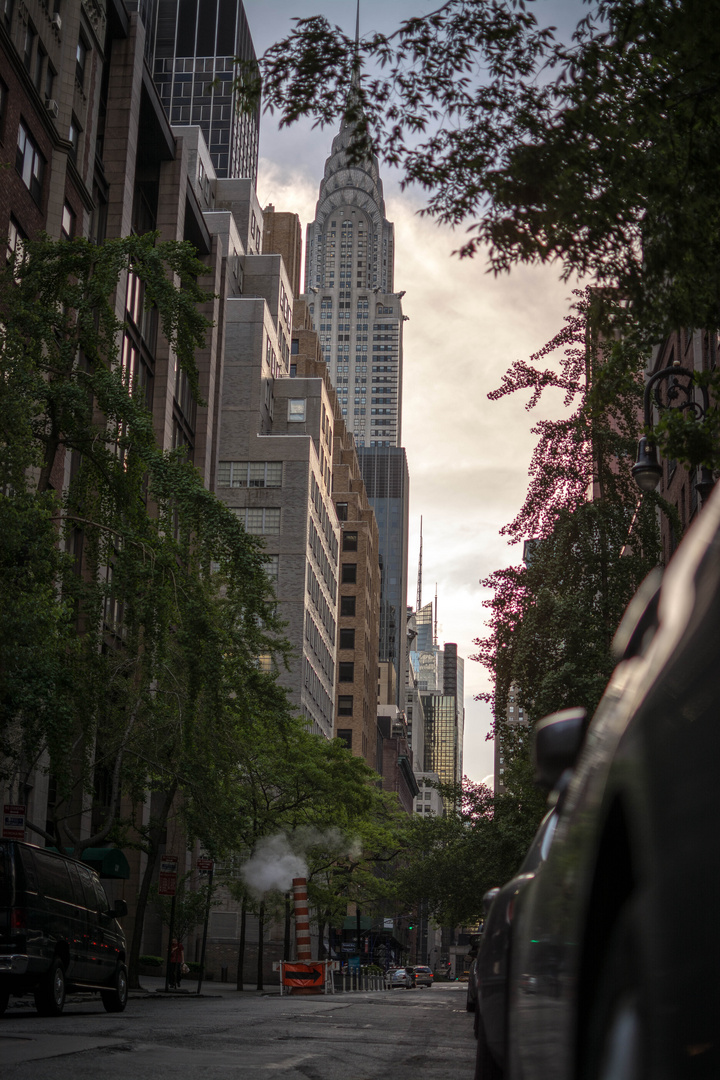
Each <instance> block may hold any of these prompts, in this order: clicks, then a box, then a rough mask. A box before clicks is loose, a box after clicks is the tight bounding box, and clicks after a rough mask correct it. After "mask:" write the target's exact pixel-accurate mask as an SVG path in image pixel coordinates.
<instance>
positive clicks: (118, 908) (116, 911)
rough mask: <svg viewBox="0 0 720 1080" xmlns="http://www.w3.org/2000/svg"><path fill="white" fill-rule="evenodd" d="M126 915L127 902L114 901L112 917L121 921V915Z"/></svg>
mask: <svg viewBox="0 0 720 1080" xmlns="http://www.w3.org/2000/svg"><path fill="white" fill-rule="evenodd" d="M127 913H128V906H127V900H116V901H115V904H114V906H113V916H114V917H115V918H116V919H122V917H123V915H127Z"/></svg>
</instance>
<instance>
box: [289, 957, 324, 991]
mask: <svg viewBox="0 0 720 1080" xmlns="http://www.w3.org/2000/svg"><path fill="white" fill-rule="evenodd" d="M282 981H283V986H300V987H313V986H324V985H325V964H324V963H323V962H320V963H317V964H313V963H312V962H311V963H309V964H301V963H295V964H290V963H287V964H285V963H284V964H283V966H282Z"/></svg>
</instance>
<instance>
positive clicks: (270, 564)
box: [263, 555, 280, 583]
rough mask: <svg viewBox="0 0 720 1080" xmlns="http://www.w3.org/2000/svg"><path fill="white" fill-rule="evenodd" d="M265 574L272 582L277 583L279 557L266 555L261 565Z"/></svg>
mask: <svg viewBox="0 0 720 1080" xmlns="http://www.w3.org/2000/svg"><path fill="white" fill-rule="evenodd" d="M263 567H264V570H265V573H266V574H267V576H268V577H269V578H270V580H271V581H272V582H275V583H277V579H278V574H279V572H280V556H279V555H268V556H267V557H266V558H265V561H264V563H263Z"/></svg>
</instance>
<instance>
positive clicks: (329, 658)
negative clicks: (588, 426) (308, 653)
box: [305, 611, 335, 685]
mask: <svg viewBox="0 0 720 1080" xmlns="http://www.w3.org/2000/svg"><path fill="white" fill-rule="evenodd" d="M305 637H306V639H307V641H308V643H309V645H310V648H311V649H312V650H313V652H314V653H315V655H316V656H317V658H318V660H319V661H320V667H321V668H322V669H323V671H324V672H325V674H326V675H327V677H328V681H329V682H330V684H331V685H332V684H333V683H334V682H335V659H334V657H333V655H332V653H331V652H330V650H329V649H328V647H327V645H326V644H325V639H324V638H323V636H322V632H321V631H320V628H319V627H318V626H316V624H315V620H314V619H313V617H312V615H311V614H310V612H309V611H306V612H305Z"/></svg>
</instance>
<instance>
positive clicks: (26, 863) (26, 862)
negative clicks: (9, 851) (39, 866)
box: [18, 847, 38, 892]
mask: <svg viewBox="0 0 720 1080" xmlns="http://www.w3.org/2000/svg"><path fill="white" fill-rule="evenodd" d="M18 851H19V852H20V862H21V863H22V868H23V873H24V874H25V888H26V889H28V890H29V891H30V892H37V891H38V883H37V872H36V870H35V860H34V859H33V853H32V851H31V850H30V848H25V847H21V848H18Z"/></svg>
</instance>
